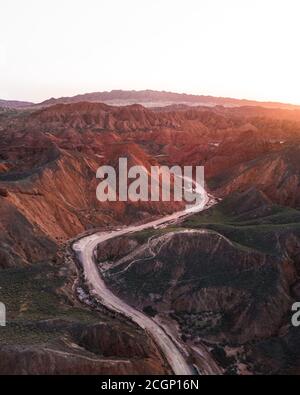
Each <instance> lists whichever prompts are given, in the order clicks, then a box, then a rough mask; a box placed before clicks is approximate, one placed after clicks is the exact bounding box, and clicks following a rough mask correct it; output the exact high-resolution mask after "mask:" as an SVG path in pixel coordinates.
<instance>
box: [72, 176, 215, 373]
mask: <svg viewBox="0 0 300 395" xmlns="http://www.w3.org/2000/svg"><path fill="white" fill-rule="evenodd" d="M195 190H196V192H197V193H199V194H201V197H202V199H201V203H200V204H198V205H195V206H193V207H191V208H188V209H186V210H184V211H179V212H175V213H173V214H171V215H168V216H165V217H163V218H160V219H157V220H155V221H151V222H148V223H146V224H142V225H137V226H129V227H126V228H123V229H118V230H116V231H110V232H102V233H95V234H92V235H90V236H85V237H83V238H81V239H79V240H77V241H76V242H74V244H73V250H74V251H75V252H76V254H77V257H78V259H79V260H80V262H81V264H82V267H83V270H84V276H85V280H86V282H87V284H88V286H89V288H90V290H91V293H93V294H95V295H97V297H98V298H99V299H100V300H101V302H102V304H103V305H105V306H106V307H107V308H109V309H111V310H113V311H116V312H118V313H121V314H122V315H124V316H126V317H129V318H131V319H132V320H133V321H134V322H136V323H137V324H138V325H139V326H140V327H141V328H142V329H144V330H145V331H146V332H147V333H148V334H149V335H151V337H152V339H154V341H155V343H156V344H157V345H158V346H159V348H160V350H161V352H162V353H163V355H164V356H165V358H166V360H167V361H168V363H169V365H170V367H171V369H172V371H173V373H174V374H176V375H189V374H194V368H193V367H192V366H190V365H189V364H188V363H187V361H186V359H185V357H184V356H183V355H182V350H180V349H179V347H178V345H177V344H176V342H175V341H174V340H173V339H172V338H171V337H170V336H169V335H168V334H167V333H166V332H165V330H164V329H163V328H162V327H161V326H160V325H159V324H158V323H156V322H155V321H154V320H153V319H151V318H150V317H148V316H147V315H145V314H144V313H143V312H141V311H139V310H137V309H135V308H133V307H132V306H129V305H128V304H127V303H125V302H124V301H123V300H121V299H120V298H118V297H117V296H116V295H114V294H113V293H112V292H111V291H110V290H109V289H108V288H107V286H106V284H105V282H104V280H103V279H102V277H101V275H100V273H99V271H98V268H97V266H96V264H95V261H94V251H95V248H96V247H97V245H98V244H100V243H102V242H104V241H106V240H109V239H113V238H115V237H119V236H122V235H127V234H129V233H135V232H139V231H141V230H144V229H148V228H153V227H155V228H156V227H159V226H164V225H169V224H171V223H175V222H176V221H177V220H178V219H179V218H182V217H184V216H187V215H189V214H192V213H195V212H199V211H202V210H204V209H205V208H207V207H208V206H209V205H210V203H212V199H211V198H210V196H209V195H208V194H207V192H206V191H205V189H204V188H202V187H201V186H200V185H198V184H197V185H196V189H195Z"/></svg>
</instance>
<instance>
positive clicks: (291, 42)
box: [0, 0, 300, 104]
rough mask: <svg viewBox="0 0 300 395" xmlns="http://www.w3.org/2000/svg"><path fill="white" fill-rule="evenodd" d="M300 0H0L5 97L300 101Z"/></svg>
mask: <svg viewBox="0 0 300 395" xmlns="http://www.w3.org/2000/svg"><path fill="white" fill-rule="evenodd" d="M299 16H300V1H299V0H84V1H83V0H43V1H41V0H26V1H20V0H0V98H1V99H17V100H29V101H34V102H39V101H42V100H45V99H47V98H50V97H60V96H72V95H75V94H79V93H86V92H96V91H105V90H112V89H129V90H131V89H135V90H140V89H154V90H166V91H174V92H186V93H194V94H204V95H208V94H209V95H214V96H224V97H236V98H247V99H257V100H272V101H282V102H289V103H295V104H300V78H299V73H300V51H299V39H300V23H299Z"/></svg>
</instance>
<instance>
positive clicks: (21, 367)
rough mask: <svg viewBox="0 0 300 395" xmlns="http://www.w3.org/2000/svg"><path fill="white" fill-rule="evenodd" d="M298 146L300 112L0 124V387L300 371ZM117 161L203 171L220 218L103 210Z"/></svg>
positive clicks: (196, 112) (91, 113) (14, 119)
mask: <svg viewBox="0 0 300 395" xmlns="http://www.w3.org/2000/svg"><path fill="white" fill-rule="evenodd" d="M299 133H300V112H299V110H298V109H297V108H294V109H286V108H280V109H276V108H274V107H272V108H265V107H258V106H252V105H251V106H242V107H223V106H220V105H217V106H212V107H205V106H203V105H200V106H199V105H195V106H193V107H188V106H185V105H184V106H178V105H174V104H172V105H169V106H166V107H160V108H151V109H150V108H145V107H143V106H141V105H139V104H133V105H129V106H111V105H107V104H103V103H99V102H89V101H85V102H81V101H79V102H76V101H75V102H72V103H68V104H65V103H58V104H56V103H48V104H47V106H45V107H43V106H41V107H37V108H33V107H32V106H26V107H21V108H19V107H17V108H16V107H15V108H12V107H11V108H5V110H2V111H0V137H1V140H0V268H1V273H0V287H1V288H0V300H1V302H3V303H5V305H6V306H7V315H8V317H7V318H8V325H7V326H6V327H5V329H3V330H1V333H0V356H1V358H0V360H1V361H4V360H5V361H7V362H6V363H2V364H1V363H0V371H1V373H5V372H7V373H18V374H28V373H34V374H37V373H44V374H49V373H55V374H62V373H71V372H72V373H76V374H83V373H85V374H105V373H108V372H110V373H117V374H118V373H119V374H132V373H143V374H149V373H156V374H171V373H172V372H173V373H174V372H175V373H180V372H185V373H188V372H191V370H190V369H195V367H197V369H196V370H197V371H199V373H200V374H216V373H217V374H224V373H225V374H264V373H266V374H273V373H276V374H285V373H288V374H290V373H297V372H298V373H299V366H300V365H299V357H298V354H299V353H298V351H299V349H300V344H299V340H298V338H299V336H298V332H297V328H294V327H292V326H291V320H290V319H291V306H292V305H293V303H294V302H295V301H297V300H299V297H300V294H299V273H300V260H299V259H300V242H299V235H300V234H299V229H300V225H299V224H300V215H299V209H300V187H299V185H300V180H299V176H300V167H299V159H298V158H299V147H300V139H299V136H300V134H299ZM120 157H124V158H127V160H128V165H129V166H133V165H142V166H144V167H145V168H146V169H147V170H150V168H151V166H163V165H166V166H172V165H180V166H185V165H187V166H204V169H205V181H206V186H205V188H206V190H207V193H208V199H211V196H214V197H215V199H216V202H217V204H214V205H211V204H208V206H207V207H206V208H207V209H206V210H205V211H203V212H196V211H197V210H196V211H195V212H190V213H186V212H184V209H185V205H184V204H183V202H151V201H150V202H122V201H116V202H99V201H98V200H97V197H96V188H97V185H98V180H97V179H96V172H97V169H98V167H99V166H101V165H111V166H114V167H115V168H118V166H117V165H118V160H119V158H120ZM207 203H208V201H206V202H205V204H207ZM210 206H211V207H210ZM202 208H203V207H202ZM186 214H189V215H188V216H187V215H186ZM116 229H117V230H116ZM73 243H75V244H74V246H75V247H76V245H77V247H78V248H77V252H78V251H80V254H79V258H80V259H81V263H82V264H80V262H78V259H77V258H78V257H77V256H76V255H74V252H73V251H72V248H71V246H72V245H73ZM98 244H99V245H98ZM94 249H95V251H96V256H95V258H96V259H97V266H98V270H99V271H97V269H96V267H95V265H94V262H93V256H94V252H93V251H94ZM90 287H91V288H92V289H94V291H96V292H94V293H93V292H90V291H91V289H90ZM101 298H102V299H101ZM120 300H121V301H122V304H120ZM126 316H129V317H130V316H133V317H134V319H133V320H132V319H128V318H126ZM145 317H146V318H145ZM131 318H132V317H131ZM136 324H138V325H136ZM148 325H150V326H151V328H152V329H150V330H149V327H148ZM166 331H167V332H168V334H166ZM162 339H164V341H162ZM179 344H180V345H181V346H179ZM178 347H179V348H180V347H182V349H184V350H186V353H184V352H182V350H181V349H180V350H179V348H178ZM170 350H172V352H170ZM170 353H171V354H172V355H173V357H171V356H170ZM173 358H174V359H173ZM37 360H39V361H41V362H40V363H36V362H34V361H37ZM66 361H67V362H66Z"/></svg>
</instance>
